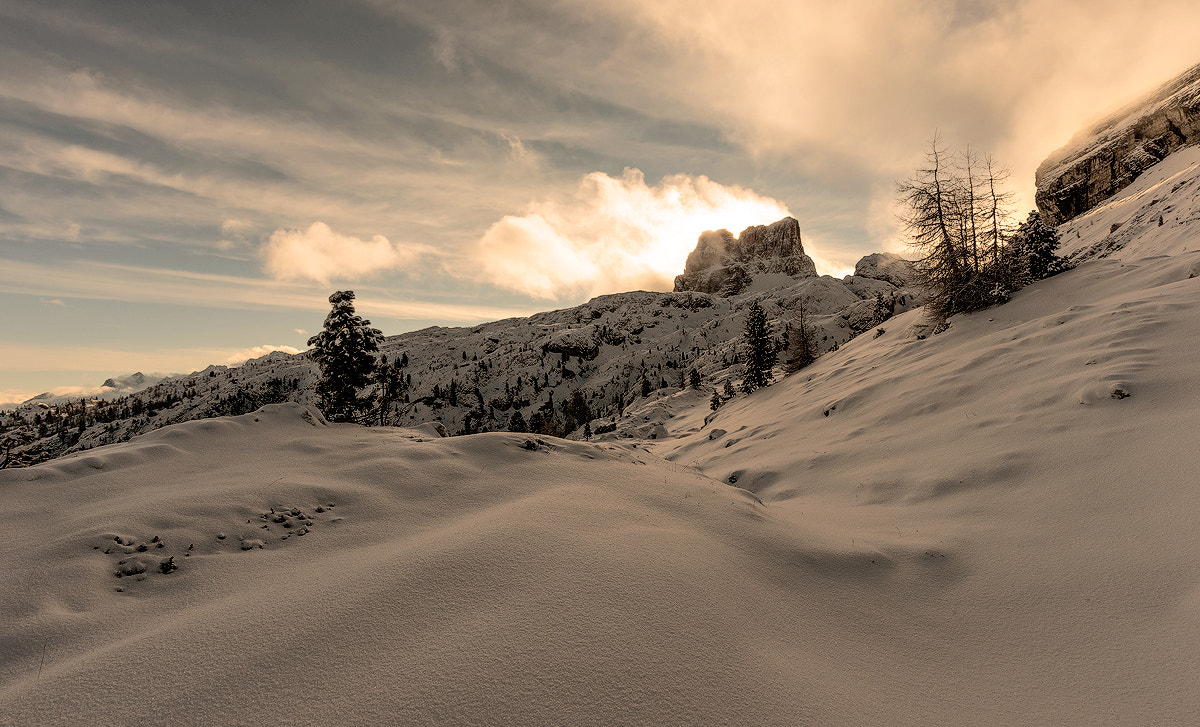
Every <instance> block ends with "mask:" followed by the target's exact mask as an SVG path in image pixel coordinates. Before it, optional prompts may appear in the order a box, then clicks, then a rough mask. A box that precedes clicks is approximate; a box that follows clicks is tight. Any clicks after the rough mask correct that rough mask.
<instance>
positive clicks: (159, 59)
mask: <svg viewBox="0 0 1200 727" xmlns="http://www.w3.org/2000/svg"><path fill="white" fill-rule="evenodd" d="M1197 48H1200V6H1197V5H1196V3H1195V2H1194V0H1161V1H1155V0H1150V1H1149V2H1142V3H1134V2H1129V0H1122V1H1121V2H1108V1H1107V0H1086V1H1083V0H1080V1H1075V2H1072V1H1071V0H1048V1H1042V0H1024V1H1022V0H1017V1H1016V2H1012V1H1009V2H987V1H983V0H976V1H969V2H968V1H963V2H953V1H951V0H946V1H942V2H939V1H928V0H926V1H918V0H876V1H872V0H858V1H854V0H851V1H849V2H838V3H831V2H827V1H825V0H820V1H817V2H807V1H799V0H798V1H796V2H767V1H760V0H705V2H696V1H695V0H687V1H686V2H685V1H684V0H605V1H604V2H595V1H593V0H527V1H526V0H512V1H504V0H487V1H484V0H478V1H477V0H438V1H436V2H435V1H432V0H429V1H425V0H325V1H319V0H312V1H308V2H303V1H298V0H286V1H283V0H280V1H278V2H271V1H267V0H228V1H225V2H216V1H213V2H205V1H201V0H197V1H189V2H183V1H182V0H179V1H170V0H121V1H120V2H73V1H72V0H55V2H35V1H34V0H27V1H24V2H10V1H9V0H0V71H2V72H0V311H2V313H0V401H4V400H9V401H11V400H13V399H20V398H23V397H25V396H28V395H32V394H34V393H38V392H40V391H45V390H49V389H52V388H55V387H62V386H77V387H88V386H95V385H96V384H98V383H99V382H101V381H103V379H105V378H107V377H108V376H112V375H115V374H124V373H130V372H132V371H134V370H139V369H140V370H143V371H146V372H148V373H149V372H165V371H170V372H183V373H186V372H188V371H192V370H196V369H199V368H203V367H204V366H205V365H207V364H210V363H233V362H237V361H239V360H243V359H245V358H246V357H247V356H251V355H257V354H260V353H262V352H265V351H269V350H272V349H273V348H283V349H284V350H293V349H303V348H304V347H305V346H304V344H305V341H306V339H307V337H308V336H309V335H311V334H312V333H313V332H315V331H316V330H317V329H319V327H320V325H321V321H322V320H323V318H324V314H325V312H326V310H327V309H328V304H327V303H326V297H327V296H328V295H329V293H330V292H331V291H333V290H335V289H345V288H350V289H353V290H355V291H357V292H358V299H359V311H360V312H361V313H363V314H364V315H366V316H367V317H369V318H371V319H372V321H373V323H374V324H375V325H376V326H377V327H379V328H381V329H383V331H384V332H385V333H387V334H396V333H401V332H404V331H408V330H414V329H417V328H422V327H425V326H427V325H433V324H437V325H471V324H475V323H479V322H482V321H485V320H492V319H496V318H500V317H506V316H512V315H523V314H528V313H531V312H534V311H538V310H546V309H551V308H558V307H565V306H568V305H573V304H575V303H578V302H581V301H583V300H586V299H587V298H588V297H590V296H593V295H597V294H601V293H608V292H617V291H623V290H630V289H638V288H642V289H660V290H665V289H669V288H670V285H671V278H672V277H673V276H674V275H675V274H676V273H678V272H680V271H681V269H682V266H683V260H684V258H685V257H686V255H687V253H688V252H689V250H690V249H691V248H692V247H693V246H694V244H695V240H696V237H697V235H698V234H699V233H700V232H701V231H703V230H705V229H715V228H721V227H724V228H728V229H730V230H732V231H733V232H734V233H735V234H736V233H737V232H738V231H740V230H741V229H742V228H744V227H745V226H747V225H749V224H757V223H768V222H771V221H774V220H776V219H779V218H780V217H783V216H785V215H788V214H790V215H793V216H795V217H796V218H797V219H799V220H800V225H801V229H802V232H803V235H804V242H805V245H806V248H808V250H809V252H810V254H812V255H813V257H814V258H815V259H816V261H817V265H818V270H819V271H820V272H822V273H829V274H835V275H840V274H843V273H844V272H846V271H847V270H848V269H849V268H851V267H852V266H853V264H854V262H855V261H856V260H857V259H858V258H859V257H861V256H862V255H864V254H867V253H869V252H872V251H876V250H884V249H887V250H897V251H900V250H902V249H903V248H902V241H900V240H899V239H898V238H897V237H896V231H895V223H894V209H893V202H894V193H893V187H894V184H895V182H896V180H897V179H899V178H902V177H905V176H907V175H908V174H910V173H911V170H912V169H913V167H914V165H915V164H916V163H917V162H918V161H919V159H920V155H921V153H922V151H923V149H924V147H925V145H926V144H927V143H928V140H929V139H930V137H931V136H932V134H933V133H934V131H935V130H938V131H939V132H940V133H941V135H942V136H943V138H944V139H945V140H946V141H947V142H948V143H950V144H952V145H956V146H963V145H967V144H969V145H971V146H972V147H973V148H974V149H976V150H980V151H985V152H988V153H991V154H992V155H993V156H994V157H995V158H996V159H997V160H998V161H999V162H1001V163H1003V164H1005V165H1006V166H1008V167H1009V168H1010V169H1011V170H1012V191H1014V192H1015V193H1016V194H1017V195H1018V198H1019V200H1020V202H1019V204H1020V207H1021V208H1022V209H1028V208H1029V207H1030V206H1031V205H1032V192H1033V171H1034V169H1035V168H1036V166H1037V164H1038V163H1039V162H1040V161H1041V160H1042V159H1043V158H1044V157H1045V156H1046V155H1047V154H1048V153H1049V152H1051V151H1052V150H1054V149H1055V148H1057V147H1059V146H1061V145H1063V144H1064V143H1065V142H1066V141H1067V140H1068V139H1069V138H1070V136H1071V135H1072V134H1073V133H1074V132H1076V131H1078V130H1079V129H1080V128H1082V127H1083V126H1084V125H1085V124H1086V123H1087V122H1088V121H1089V120H1093V119H1095V118H1096V117H1097V116H1098V115H1101V114H1103V113H1105V112H1107V111H1111V110H1112V109H1113V108H1114V107H1117V106H1120V105H1123V104H1124V103H1125V102H1128V101H1130V100H1133V98H1135V97H1136V96H1138V95H1139V94H1141V93H1143V92H1146V91H1148V90H1150V89H1151V88H1152V87H1154V86H1157V85H1158V84H1160V83H1162V82H1165V81H1166V80H1168V79H1169V78H1171V77H1172V76H1174V75H1176V74H1178V73H1179V72H1181V71H1183V70H1184V69H1186V68H1188V67H1189V66H1191V65H1193V64H1194V63H1196V62H1198V61H1200V54H1197V52H1196V49H1197ZM289 347H290V348H289Z"/></svg>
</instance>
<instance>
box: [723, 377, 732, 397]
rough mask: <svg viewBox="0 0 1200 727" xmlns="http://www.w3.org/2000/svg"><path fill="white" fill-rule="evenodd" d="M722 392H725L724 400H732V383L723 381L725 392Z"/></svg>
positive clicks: (727, 380) (726, 380)
mask: <svg viewBox="0 0 1200 727" xmlns="http://www.w3.org/2000/svg"><path fill="white" fill-rule="evenodd" d="M724 391H725V398H726V399H732V398H733V395H734V391H733V382H732V381H730V380H729V379H725V390H724Z"/></svg>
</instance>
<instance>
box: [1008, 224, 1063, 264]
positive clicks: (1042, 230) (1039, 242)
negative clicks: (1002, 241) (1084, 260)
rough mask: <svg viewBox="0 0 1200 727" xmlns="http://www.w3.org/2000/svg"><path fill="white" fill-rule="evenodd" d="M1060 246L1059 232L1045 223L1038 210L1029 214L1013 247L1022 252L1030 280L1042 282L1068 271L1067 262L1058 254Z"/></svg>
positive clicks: (1015, 238)
mask: <svg viewBox="0 0 1200 727" xmlns="http://www.w3.org/2000/svg"><path fill="white" fill-rule="evenodd" d="M1058 244H1059V235H1058V230H1056V229H1054V228H1053V227H1051V226H1050V225H1047V224H1046V223H1045V222H1043V221H1042V216H1041V214H1039V213H1038V211H1037V210H1034V211H1032V212H1030V213H1029V217H1028V218H1026V220H1025V221H1024V222H1022V223H1021V224H1020V225H1019V226H1018V227H1017V232H1016V234H1015V235H1014V236H1013V246H1014V247H1016V248H1017V249H1018V250H1020V251H1021V253H1022V257H1023V258H1024V261H1025V264H1026V266H1027V270H1028V273H1029V279H1030V280H1042V279H1043V278H1048V277H1050V276H1051V275H1056V274H1058V273H1061V272H1062V271H1064V270H1066V269H1067V261H1066V260H1064V259H1063V258H1061V257H1059V256H1058V255H1057V254H1056V253H1057V251H1058Z"/></svg>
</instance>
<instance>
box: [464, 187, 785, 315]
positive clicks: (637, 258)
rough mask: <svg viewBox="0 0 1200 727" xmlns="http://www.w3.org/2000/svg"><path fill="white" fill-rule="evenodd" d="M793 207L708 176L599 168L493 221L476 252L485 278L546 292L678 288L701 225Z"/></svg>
mask: <svg viewBox="0 0 1200 727" xmlns="http://www.w3.org/2000/svg"><path fill="white" fill-rule="evenodd" d="M789 214H790V212H789V211H788V208H787V206H786V205H784V204H783V203H782V202H779V201H778V200H775V199H772V198H770V197H764V196H761V195H759V194H757V193H755V192H754V191H752V190H749V189H744V188H742V187H737V186H725V185H722V184H719V183H717V182H714V181H713V180H711V179H709V178H708V177H706V176H703V175H700V176H690V175H686V174H675V175H670V176H667V177H663V178H662V180H660V181H659V183H658V184H656V185H654V186H650V185H647V184H646V178H645V175H644V174H642V172H641V171H639V170H637V169H629V168H627V169H626V170H625V172H624V174H622V175H621V176H620V177H616V178H614V177H610V176H609V175H607V174H604V173H603V172H592V173H591V174H588V175H586V176H584V177H583V179H582V180H580V182H579V185H578V187H577V188H576V189H575V190H574V192H573V193H572V194H570V195H564V196H561V197H558V198H551V199H545V200H541V201H537V202H534V203H533V204H531V205H530V207H529V210H528V211H527V212H526V214H525V215H522V216H515V215H509V216H506V217H504V218H503V219H501V220H500V221H499V222H497V223H495V224H494V225H492V226H491V227H490V228H489V229H488V231H487V232H486V233H485V234H484V235H483V237H482V239H481V240H480V242H479V244H478V246H477V250H476V254H477V261H478V264H479V267H480V273H481V276H482V278H483V279H485V280H487V281H489V282H492V283H494V284H496V285H500V286H501V287H506V288H510V289H512V290H515V291H518V292H521V293H525V294H528V295H533V296H537V297H540V298H547V299H563V298H567V297H572V296H579V295H598V294H602V293H613V292H620V291H625V290H637V289H648V290H669V289H670V288H671V285H672V281H673V280H674V278H675V276H676V275H678V274H679V273H681V272H682V271H683V266H684V261H685V260H686V259H687V255H688V253H689V252H691V251H692V249H693V248H694V247H695V246H696V237H697V235H698V234H699V233H700V232H701V231H703V230H706V229H720V228H725V229H728V230H731V231H733V232H734V233H735V234H736V233H737V232H738V231H740V230H742V229H744V228H746V227H748V226H750V225H758V224H764V223H768V222H773V221H775V220H777V219H780V218H782V217H786V216H788V215H789Z"/></svg>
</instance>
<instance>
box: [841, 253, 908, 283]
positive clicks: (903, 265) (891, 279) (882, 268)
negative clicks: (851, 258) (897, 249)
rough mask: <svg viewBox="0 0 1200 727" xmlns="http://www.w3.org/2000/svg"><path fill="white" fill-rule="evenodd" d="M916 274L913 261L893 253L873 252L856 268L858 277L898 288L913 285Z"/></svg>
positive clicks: (855, 272) (860, 261) (859, 262)
mask: <svg viewBox="0 0 1200 727" xmlns="http://www.w3.org/2000/svg"><path fill="white" fill-rule="evenodd" d="M914 274H915V268H913V264H912V261H911V260H905V259H904V258H902V257H900V256H899V255H897V254H895V253H892V252H873V253H871V254H870V255H867V256H865V257H863V259H862V260H859V261H858V264H857V265H855V266H854V275H855V276H856V277H860V278H870V279H872V280H882V281H884V282H886V283H891V284H892V285H894V286H896V287H897V288H903V287H905V286H908V285H912V284H913V282H914V280H915V278H914Z"/></svg>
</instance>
